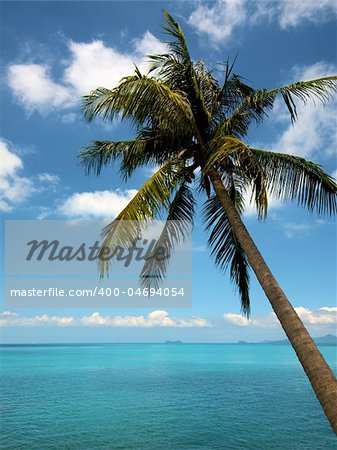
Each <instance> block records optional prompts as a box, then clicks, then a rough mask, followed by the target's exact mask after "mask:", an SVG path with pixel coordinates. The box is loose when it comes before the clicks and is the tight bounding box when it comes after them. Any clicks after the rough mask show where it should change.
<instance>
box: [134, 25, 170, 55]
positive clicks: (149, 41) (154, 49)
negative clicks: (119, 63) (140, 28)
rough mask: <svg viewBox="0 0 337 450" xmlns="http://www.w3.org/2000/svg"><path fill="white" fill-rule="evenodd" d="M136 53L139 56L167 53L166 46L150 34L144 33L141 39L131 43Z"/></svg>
mask: <svg viewBox="0 0 337 450" xmlns="http://www.w3.org/2000/svg"><path fill="white" fill-rule="evenodd" d="M133 44H134V48H135V51H136V53H138V54H140V55H156V54H161V53H165V52H167V46H166V44H165V43H164V42H161V41H159V40H158V39H157V38H156V37H155V36H153V34H152V33H150V32H149V31H146V32H145V33H144V34H143V36H142V37H141V38H137V39H135V40H134V41H133Z"/></svg>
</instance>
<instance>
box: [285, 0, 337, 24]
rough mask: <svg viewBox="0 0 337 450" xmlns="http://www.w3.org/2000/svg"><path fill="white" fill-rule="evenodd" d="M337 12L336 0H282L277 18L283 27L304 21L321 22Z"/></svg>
mask: <svg viewBox="0 0 337 450" xmlns="http://www.w3.org/2000/svg"><path fill="white" fill-rule="evenodd" d="M336 13H337V3H336V1H335V0H320V1H319V2H317V1H315V0H304V1H303V0H291V1H281V2H279V5H278V11H277V18H278V22H279V24H280V26H281V28H283V29H286V28H290V27H295V26H297V25H299V24H302V23H304V22H307V21H308V22H312V23H317V24H318V23H321V22H325V21H326V20H329V19H330V18H331V15H335V14H336Z"/></svg>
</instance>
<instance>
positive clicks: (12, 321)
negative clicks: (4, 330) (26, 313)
mask: <svg viewBox="0 0 337 450" xmlns="http://www.w3.org/2000/svg"><path fill="white" fill-rule="evenodd" d="M75 324H76V320H75V319H74V317H72V316H70V317H59V316H48V315H47V314H42V315H37V316H33V317H23V316H20V315H19V314H16V313H14V312H11V311H4V312H3V313H1V314H0V326H39V325H40V326H45V325H56V326H61V327H62V326H63V327H64V326H70V325H75Z"/></svg>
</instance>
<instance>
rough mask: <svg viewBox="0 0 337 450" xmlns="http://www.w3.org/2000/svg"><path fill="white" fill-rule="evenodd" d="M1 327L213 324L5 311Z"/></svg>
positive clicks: (160, 314) (159, 314)
mask: <svg viewBox="0 0 337 450" xmlns="http://www.w3.org/2000/svg"><path fill="white" fill-rule="evenodd" d="M0 325H1V326H46V325H54V326H89V327H90V326H94V327H97V326H110V327H140V328H153V327H172V328H200V327H210V326H211V324H210V323H209V322H208V321H207V320H206V319H203V318H202V317H197V316H192V317H175V318H173V317H170V316H169V313H168V312H166V311H161V310H157V311H152V312H151V313H149V314H148V315H147V316H143V315H140V316H102V315H101V314H100V313H99V312H94V313H93V314H91V315H90V316H84V317H80V318H75V317H73V316H69V317H59V316H49V315H47V314H43V315H37V316H32V317H24V316H20V315H19V314H17V313H14V312H10V311H5V312H3V313H1V314H0Z"/></svg>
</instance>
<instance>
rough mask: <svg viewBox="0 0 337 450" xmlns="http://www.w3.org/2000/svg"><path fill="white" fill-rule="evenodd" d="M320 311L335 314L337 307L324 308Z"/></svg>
mask: <svg viewBox="0 0 337 450" xmlns="http://www.w3.org/2000/svg"><path fill="white" fill-rule="evenodd" d="M319 310H320V311H328V312H335V313H337V307H336V306H332V307H331V306H322V308H319Z"/></svg>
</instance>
